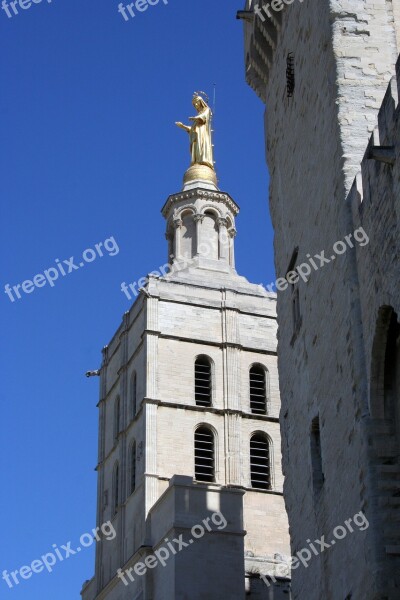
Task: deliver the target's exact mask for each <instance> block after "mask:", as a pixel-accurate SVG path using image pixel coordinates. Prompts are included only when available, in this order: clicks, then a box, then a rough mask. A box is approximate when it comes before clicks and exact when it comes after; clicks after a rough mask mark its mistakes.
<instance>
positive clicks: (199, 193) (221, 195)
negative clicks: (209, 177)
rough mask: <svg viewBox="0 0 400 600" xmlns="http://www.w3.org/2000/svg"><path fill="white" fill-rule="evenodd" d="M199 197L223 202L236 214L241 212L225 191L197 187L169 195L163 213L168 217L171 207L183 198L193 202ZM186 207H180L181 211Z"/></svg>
mask: <svg viewBox="0 0 400 600" xmlns="http://www.w3.org/2000/svg"><path fill="white" fill-rule="evenodd" d="M197 198H204V199H207V200H210V201H212V202H221V203H222V204H224V205H225V206H227V207H228V208H229V210H231V211H232V213H233V214H234V215H235V216H236V215H237V214H239V207H238V205H237V204H236V202H235V201H234V200H233V199H232V198H231V197H230V196H229V194H226V193H225V192H213V191H211V190H203V189H201V188H196V189H195V190H189V191H187V192H181V193H179V194H172V195H171V196H169V197H168V199H167V201H166V203H165V204H164V206H163V208H162V210H161V213H162V215H163V216H164V217H165V218H167V216H168V214H169V212H170V210H171V208H172V207H173V205H174V204H176V203H177V202H182V201H183V200H191V201H192V202H193V201H194V200H196V199H197ZM183 209H184V207H181V208H179V212H181V210H183Z"/></svg>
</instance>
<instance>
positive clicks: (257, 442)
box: [250, 432, 271, 490]
mask: <svg viewBox="0 0 400 600" xmlns="http://www.w3.org/2000/svg"><path fill="white" fill-rule="evenodd" d="M250 474H251V487H253V488H255V489H258V490H270V489H271V464H270V442H269V438H268V436H267V435H266V434H265V433H262V432H258V433H254V434H253V435H252V436H251V439H250Z"/></svg>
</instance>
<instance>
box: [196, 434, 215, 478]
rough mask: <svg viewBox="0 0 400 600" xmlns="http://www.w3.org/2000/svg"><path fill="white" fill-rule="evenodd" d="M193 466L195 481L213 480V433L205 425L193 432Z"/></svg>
mask: <svg viewBox="0 0 400 600" xmlns="http://www.w3.org/2000/svg"><path fill="white" fill-rule="evenodd" d="M194 468H195V479H196V480H197V481H204V482H208V483H211V482H213V481H215V455H214V434H213V432H212V431H211V429H209V427H206V426H205V425H202V426H201V427H198V429H196V432H195V434H194Z"/></svg>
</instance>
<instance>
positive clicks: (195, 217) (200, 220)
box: [193, 213, 205, 223]
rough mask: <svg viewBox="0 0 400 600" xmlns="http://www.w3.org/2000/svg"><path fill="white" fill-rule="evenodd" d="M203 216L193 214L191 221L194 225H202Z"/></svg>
mask: <svg viewBox="0 0 400 600" xmlns="http://www.w3.org/2000/svg"><path fill="white" fill-rule="evenodd" d="M204 217H205V215H201V214H199V213H197V214H195V215H194V217H193V220H194V222H195V223H202V222H203V221H204Z"/></svg>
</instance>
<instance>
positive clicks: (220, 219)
mask: <svg viewBox="0 0 400 600" xmlns="http://www.w3.org/2000/svg"><path fill="white" fill-rule="evenodd" d="M217 225H218V227H219V228H220V229H221V227H225V228H227V227H228V219H227V218H226V217H218V219H217Z"/></svg>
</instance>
